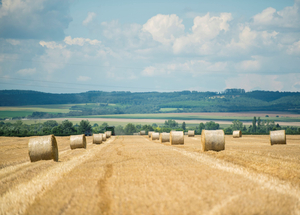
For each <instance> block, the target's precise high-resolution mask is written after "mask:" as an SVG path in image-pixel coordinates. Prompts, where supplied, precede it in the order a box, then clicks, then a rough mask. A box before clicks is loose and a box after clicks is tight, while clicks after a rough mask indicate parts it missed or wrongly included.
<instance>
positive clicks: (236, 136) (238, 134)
mask: <svg viewBox="0 0 300 215" xmlns="http://www.w3.org/2000/svg"><path fill="white" fill-rule="evenodd" d="M232 135H233V138H240V137H242V131H240V130H237V131H233V133H232Z"/></svg>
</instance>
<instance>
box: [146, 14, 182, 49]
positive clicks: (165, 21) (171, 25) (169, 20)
mask: <svg viewBox="0 0 300 215" xmlns="http://www.w3.org/2000/svg"><path fill="white" fill-rule="evenodd" d="M142 30H143V31H144V32H149V33H150V34H151V35H152V37H153V40H155V41H158V42H160V43H162V44H166V45H167V44H170V43H171V42H173V41H174V40H175V38H176V37H178V36H180V35H182V34H183V33H184V25H183V24H182V19H179V17H178V16H177V15H176V14H171V15H162V14H158V15H156V16H153V17H152V18H150V19H149V20H148V21H147V22H146V23H145V24H144V25H143V28H142Z"/></svg>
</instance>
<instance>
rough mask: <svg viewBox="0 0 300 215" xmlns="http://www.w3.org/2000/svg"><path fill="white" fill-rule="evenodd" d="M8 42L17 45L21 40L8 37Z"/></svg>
mask: <svg viewBox="0 0 300 215" xmlns="http://www.w3.org/2000/svg"><path fill="white" fill-rule="evenodd" d="M6 42H8V43H10V44H12V45H14V46H16V45H19V44H20V43H21V42H20V41H19V40H14V39H6Z"/></svg>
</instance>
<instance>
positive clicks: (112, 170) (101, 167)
mask: <svg viewBox="0 0 300 215" xmlns="http://www.w3.org/2000/svg"><path fill="white" fill-rule="evenodd" d="M28 139H29V138H9V137H0V213H1V214H300V136H287V145H280V146H279V145H278V146H270V145H269V139H268V136H243V137H242V138H240V139H233V138H232V137H231V136H226V150H225V151H221V152H212V151H209V152H205V153H203V152H201V147H200V139H201V138H200V136H195V137H187V136H185V145H183V146H171V145H169V144H168V143H167V144H161V143H159V142H158V141H150V140H149V139H148V138H146V137H142V136H117V137H112V138H111V139H109V140H108V141H106V142H105V143H104V144H101V145H93V144H91V141H92V138H91V137H88V139H87V140H88V146H87V149H86V150H85V149H76V150H70V149H69V137H57V142H58V147H59V162H53V161H39V162H35V163H30V161H29V157H28V151H27V142H28Z"/></svg>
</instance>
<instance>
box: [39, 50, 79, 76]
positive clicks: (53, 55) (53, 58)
mask: <svg viewBox="0 0 300 215" xmlns="http://www.w3.org/2000/svg"><path fill="white" fill-rule="evenodd" d="M72 57H73V54H72V52H71V51H70V50H67V49H46V51H45V53H44V54H43V55H42V56H39V57H38V59H34V60H37V61H41V62H44V63H42V67H43V68H44V71H46V72H48V73H49V74H51V73H53V72H55V71H57V70H59V69H62V68H64V67H65V66H66V63H68V62H69V61H70V59H71V58H72ZM49 62H50V63H49Z"/></svg>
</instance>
